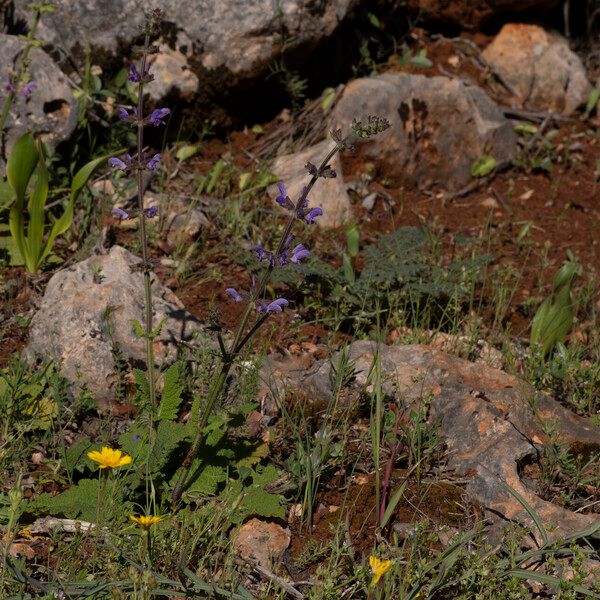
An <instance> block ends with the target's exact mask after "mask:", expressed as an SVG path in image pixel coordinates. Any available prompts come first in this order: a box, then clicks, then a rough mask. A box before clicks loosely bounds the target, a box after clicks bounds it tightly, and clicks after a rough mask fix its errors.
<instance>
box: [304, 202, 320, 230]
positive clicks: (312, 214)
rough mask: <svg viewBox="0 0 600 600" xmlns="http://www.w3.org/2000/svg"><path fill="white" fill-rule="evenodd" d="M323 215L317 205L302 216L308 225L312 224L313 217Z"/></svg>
mask: <svg viewBox="0 0 600 600" xmlns="http://www.w3.org/2000/svg"><path fill="white" fill-rule="evenodd" d="M322 215H323V209H322V208H319V207H318V206H315V208H311V209H310V210H309V211H308V212H307V213H306V215H305V216H304V218H305V219H306V222H307V223H308V224H309V225H312V224H313V223H314V222H315V218H316V217H320V216H322Z"/></svg>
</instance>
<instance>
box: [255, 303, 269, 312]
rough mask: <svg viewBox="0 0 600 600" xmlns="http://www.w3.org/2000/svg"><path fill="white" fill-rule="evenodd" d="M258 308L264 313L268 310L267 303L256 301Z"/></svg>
mask: <svg viewBox="0 0 600 600" xmlns="http://www.w3.org/2000/svg"><path fill="white" fill-rule="evenodd" d="M256 310H257V311H258V312H259V313H261V314H264V313H266V312H267V305H266V304H265V303H264V302H257V303H256Z"/></svg>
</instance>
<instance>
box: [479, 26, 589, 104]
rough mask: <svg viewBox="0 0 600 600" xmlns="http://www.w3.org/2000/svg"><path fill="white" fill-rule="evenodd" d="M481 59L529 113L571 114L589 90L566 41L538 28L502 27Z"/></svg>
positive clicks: (584, 75)
mask: <svg viewBox="0 0 600 600" xmlns="http://www.w3.org/2000/svg"><path fill="white" fill-rule="evenodd" d="M483 57H484V58H485V60H486V61H487V62H488V63H489V64H490V65H491V66H492V67H493V68H494V69H495V70H496V71H497V72H498V73H499V74H500V75H502V77H503V78H504V79H505V80H506V81H507V82H508V83H510V84H511V85H512V86H513V87H514V88H515V89H516V91H517V92H519V94H520V95H521V102H522V105H523V106H525V107H526V108H529V109H532V110H542V111H548V112H558V113H562V114H565V115H570V114H572V113H573V112H574V111H575V110H576V109H577V107H579V106H581V105H582V104H584V103H585V102H586V101H587V99H588V96H589V93H590V91H591V84H590V83H589V81H588V78H587V75H586V72H585V68H584V66H583V63H582V62H581V59H580V58H579V57H578V56H577V55H576V54H575V53H574V52H573V51H571V49H570V48H569V42H568V41H567V40H566V39H565V38H564V37H563V36H561V35H560V34H559V33H556V32H549V31H545V30H544V29H542V28H541V27H538V26H537V25H526V24H523V23H510V24H508V25H505V26H504V27H503V28H502V29H501V30H500V33H499V34H498V35H497V36H496V37H495V38H494V40H493V41H492V43H491V44H490V45H489V46H488V47H487V48H486V49H485V50H484V51H483Z"/></svg>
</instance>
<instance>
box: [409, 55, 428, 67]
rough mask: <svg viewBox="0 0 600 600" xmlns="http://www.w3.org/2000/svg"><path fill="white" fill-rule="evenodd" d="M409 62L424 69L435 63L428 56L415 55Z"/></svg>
mask: <svg viewBox="0 0 600 600" xmlns="http://www.w3.org/2000/svg"><path fill="white" fill-rule="evenodd" d="M408 62H409V63H410V64H411V65H413V66H414V67H422V68H423V69H429V68H431V67H433V63H432V62H431V61H430V60H429V59H428V58H427V57H426V56H421V55H417V56H413V57H412V58H411V59H410V60H409V61H408Z"/></svg>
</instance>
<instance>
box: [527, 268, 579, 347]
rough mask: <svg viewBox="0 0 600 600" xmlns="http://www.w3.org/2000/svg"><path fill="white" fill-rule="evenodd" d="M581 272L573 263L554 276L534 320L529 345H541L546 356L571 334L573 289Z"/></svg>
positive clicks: (573, 311) (573, 312)
mask: <svg viewBox="0 0 600 600" xmlns="http://www.w3.org/2000/svg"><path fill="white" fill-rule="evenodd" d="M579 272H580V268H579V266H578V265H577V263H576V262H574V260H571V259H570V260H568V261H567V262H565V263H564V264H563V266H562V267H561V268H560V269H559V270H558V272H557V273H556V275H555V276H554V280H553V282H552V291H551V293H550V296H548V298H546V299H545V300H544V301H543V302H542V304H541V306H540V307H539V308H538V310H537V312H536V314H535V316H534V317H533V321H532V323H531V337H530V342H531V344H532V345H538V346H539V347H540V349H541V352H542V354H543V355H544V356H546V355H547V354H549V353H550V352H551V351H552V349H553V348H554V347H555V346H556V345H557V344H558V343H559V342H562V341H563V340H564V339H565V337H566V336H567V334H568V333H569V331H571V327H572V326H573V318H574V315H575V308H574V306H573V297H572V295H571V288H572V286H573V281H574V280H575V278H576V277H577V275H578V274H579Z"/></svg>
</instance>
